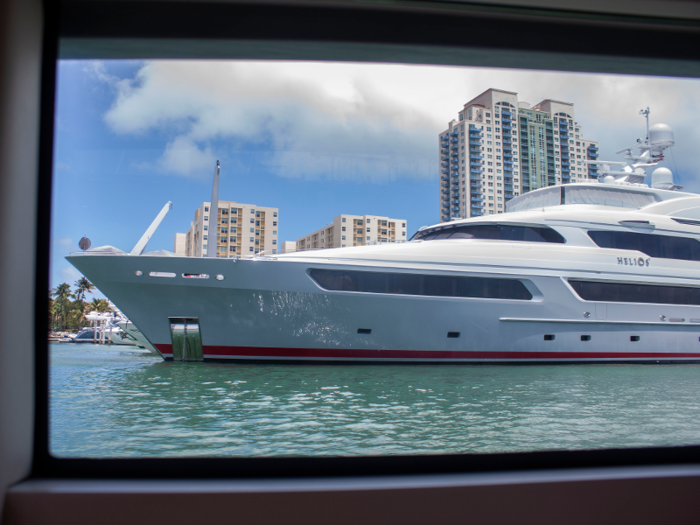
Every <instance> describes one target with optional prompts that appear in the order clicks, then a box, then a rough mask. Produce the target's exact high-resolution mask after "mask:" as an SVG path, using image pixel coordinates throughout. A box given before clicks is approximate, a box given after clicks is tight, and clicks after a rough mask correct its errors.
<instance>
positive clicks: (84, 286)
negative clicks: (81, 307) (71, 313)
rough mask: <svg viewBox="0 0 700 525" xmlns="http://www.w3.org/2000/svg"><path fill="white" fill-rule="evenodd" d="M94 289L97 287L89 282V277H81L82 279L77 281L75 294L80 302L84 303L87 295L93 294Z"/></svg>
mask: <svg viewBox="0 0 700 525" xmlns="http://www.w3.org/2000/svg"><path fill="white" fill-rule="evenodd" d="M94 289H95V285H94V284H92V283H91V282H90V281H88V279H87V277H81V278H80V279H78V280H77V281H75V293H76V297H77V299H78V301H81V302H82V301H84V300H85V294H86V293H90V294H91V293H92V291H93V290H94Z"/></svg>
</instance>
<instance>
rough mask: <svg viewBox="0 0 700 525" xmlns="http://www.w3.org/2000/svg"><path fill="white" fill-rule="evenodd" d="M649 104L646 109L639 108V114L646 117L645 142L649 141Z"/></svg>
mask: <svg viewBox="0 0 700 525" xmlns="http://www.w3.org/2000/svg"><path fill="white" fill-rule="evenodd" d="M649 113H650V111H649V106H647V109H640V110H639V114H640V115H644V117H646V119H647V143H648V142H649Z"/></svg>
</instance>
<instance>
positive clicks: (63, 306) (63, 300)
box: [50, 283, 75, 330]
mask: <svg viewBox="0 0 700 525" xmlns="http://www.w3.org/2000/svg"><path fill="white" fill-rule="evenodd" d="M50 293H51V295H52V296H53V297H54V298H55V299H56V302H55V308H56V309H57V313H58V321H59V326H60V327H61V329H62V330H65V329H66V318H67V316H68V310H69V309H70V300H71V299H72V298H73V297H75V295H73V292H71V289H70V285H69V284H68V283H61V284H59V285H58V286H57V287H56V288H54V289H53V290H51V292H50Z"/></svg>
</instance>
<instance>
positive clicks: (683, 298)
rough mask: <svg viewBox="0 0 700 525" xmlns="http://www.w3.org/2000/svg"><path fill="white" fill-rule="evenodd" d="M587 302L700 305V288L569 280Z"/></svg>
mask: <svg viewBox="0 0 700 525" xmlns="http://www.w3.org/2000/svg"><path fill="white" fill-rule="evenodd" d="M569 284H571V287H572V288H573V289H574V290H575V291H576V293H577V294H578V295H579V296H580V297H581V299H584V300H586V301H602V302H616V303H657V304H678V305H700V288H691V287H689V286H659V285H650V284H637V283H609V282H603V281H581V280H573V279H570V280H569Z"/></svg>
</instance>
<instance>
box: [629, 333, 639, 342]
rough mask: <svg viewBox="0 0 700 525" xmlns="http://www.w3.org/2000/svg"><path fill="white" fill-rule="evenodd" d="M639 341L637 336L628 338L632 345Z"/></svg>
mask: <svg viewBox="0 0 700 525" xmlns="http://www.w3.org/2000/svg"><path fill="white" fill-rule="evenodd" d="M639 339H640V337H639V336H638V335H631V336H630V341H632V342H633V343H636V342H637V341H639Z"/></svg>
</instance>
